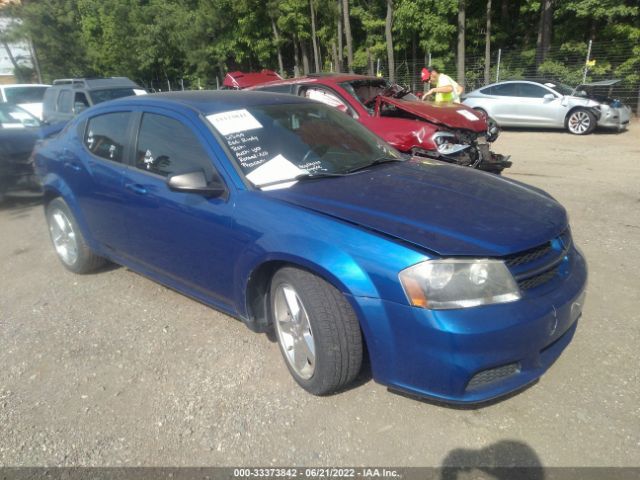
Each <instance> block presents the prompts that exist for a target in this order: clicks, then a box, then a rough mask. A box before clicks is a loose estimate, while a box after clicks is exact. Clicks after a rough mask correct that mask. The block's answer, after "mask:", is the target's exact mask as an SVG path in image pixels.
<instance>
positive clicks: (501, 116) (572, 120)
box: [464, 80, 631, 135]
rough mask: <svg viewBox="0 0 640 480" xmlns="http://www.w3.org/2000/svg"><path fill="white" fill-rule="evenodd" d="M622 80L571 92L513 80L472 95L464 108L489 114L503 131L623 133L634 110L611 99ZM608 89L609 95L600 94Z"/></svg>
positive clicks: (549, 84) (557, 86) (551, 84)
mask: <svg viewBox="0 0 640 480" xmlns="http://www.w3.org/2000/svg"><path fill="white" fill-rule="evenodd" d="M619 81H620V80H608V81H604V82H596V83H589V84H583V85H578V87H576V88H571V87H569V86H567V85H562V84H559V83H556V82H549V81H531V80H513V81H505V82H498V83H494V84H491V85H487V86H486V87H482V88H480V89H478V90H474V91H472V92H470V93H469V94H468V95H467V96H466V98H465V100H464V104H465V105H468V106H469V107H472V108H474V109H476V110H478V111H481V112H482V113H483V114H488V115H489V116H491V117H492V118H494V119H495V120H496V122H498V124H499V125H500V126H501V127H543V128H562V129H565V128H566V129H567V130H568V131H569V132H571V133H573V134H575V135H587V134H589V133H591V132H593V131H594V130H595V128H596V126H599V127H604V128H614V129H617V130H624V129H626V128H627V127H628V126H629V120H630V118H631V108H629V107H628V106H626V105H623V104H622V103H621V102H620V100H617V99H613V98H611V96H610V89H611V87H613V85H615V84H616V83H618V82H619ZM603 88H605V89H609V95H606V94H605V95H603V94H602V93H600V94H599V93H598V90H600V89H603Z"/></svg>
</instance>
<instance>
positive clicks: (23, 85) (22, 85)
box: [0, 83, 51, 90]
mask: <svg viewBox="0 0 640 480" xmlns="http://www.w3.org/2000/svg"><path fill="white" fill-rule="evenodd" d="M50 86H51V85H46V84H44V83H12V84H10V85H0V88H2V89H5V90H6V89H10V88H35V87H37V88H42V87H50Z"/></svg>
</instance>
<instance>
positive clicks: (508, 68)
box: [4, 0, 640, 88]
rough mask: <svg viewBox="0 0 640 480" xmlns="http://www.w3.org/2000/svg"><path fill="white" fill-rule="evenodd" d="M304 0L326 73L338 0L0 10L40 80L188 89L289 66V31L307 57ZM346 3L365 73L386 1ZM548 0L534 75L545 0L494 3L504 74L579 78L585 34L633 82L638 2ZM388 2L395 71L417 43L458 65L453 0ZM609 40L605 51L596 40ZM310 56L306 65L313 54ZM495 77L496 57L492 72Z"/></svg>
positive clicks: (474, 76)
mask: <svg viewBox="0 0 640 480" xmlns="http://www.w3.org/2000/svg"><path fill="white" fill-rule="evenodd" d="M310 2H313V7H314V11H315V13H316V30H317V37H318V43H319V46H320V54H321V56H322V63H323V66H324V68H325V69H326V68H329V66H330V65H331V64H332V61H333V58H332V45H334V44H335V45H337V43H338V42H337V20H338V12H339V10H338V3H339V2H338V0H267V1H264V0H38V1H35V0H32V1H25V2H23V4H22V5H20V6H14V7H10V8H9V9H8V10H5V11H4V13H5V14H9V15H11V16H14V17H17V18H20V19H21V20H22V24H21V25H19V26H18V27H16V28H15V29H14V31H12V32H11V35H13V36H14V37H15V38H20V37H28V38H30V39H32V41H33V44H34V46H35V48H36V51H37V53H38V58H39V60H40V67H41V70H42V73H43V76H44V77H45V81H47V80H48V81H50V80H52V79H53V78H60V77H69V76H86V75H126V76H129V77H131V78H133V79H135V80H137V81H140V82H142V83H144V84H146V85H148V86H149V85H150V84H151V82H153V84H154V85H155V86H158V85H166V82H167V80H170V81H172V82H176V81H177V80H179V79H180V78H184V79H185V82H186V83H188V84H191V85H193V86H197V85H198V84H200V85H209V86H210V85H215V82H216V77H217V78H219V79H221V77H222V76H223V74H224V73H225V72H226V70H229V69H241V70H257V69H260V68H265V67H266V68H276V65H277V57H276V52H277V49H278V48H279V49H280V51H281V52H282V54H283V57H284V63H285V67H286V68H287V69H289V71H291V70H292V68H291V67H292V64H293V43H294V39H298V40H300V41H302V42H305V44H306V46H307V51H308V52H309V55H310V56H311V55H312V54H313V53H312V49H311V21H310ZM349 3H350V14H351V17H350V18H351V27H352V32H353V44H354V65H355V66H356V68H357V69H358V70H359V71H364V70H366V67H367V63H368V60H369V58H371V59H372V60H373V61H374V62H375V61H376V59H378V58H380V59H382V64H383V68H384V65H385V64H386V56H387V52H386V41H385V36H384V33H385V32H384V30H385V15H386V0H350V2H349ZM466 5H467V7H466V8H467V25H466V26H467V34H466V38H467V47H466V54H467V57H468V58H478V59H479V58H483V56H484V41H485V40H484V35H485V24H486V0H467V3H466ZM554 5H555V8H554V17H553V18H554V21H553V42H552V48H551V53H550V55H549V57H548V58H547V61H546V62H544V63H543V64H542V65H541V66H540V68H539V70H538V71H537V72H535V53H536V52H535V47H536V37H537V26H538V21H539V18H540V6H541V1H540V0H518V1H503V0H494V1H493V4H492V6H493V10H492V45H491V46H492V49H493V52H494V53H495V51H496V49H497V48H502V49H503V56H502V64H501V75H500V76H501V78H520V77H523V76H528V75H531V74H532V71H533V72H535V73H536V74H539V75H545V76H549V77H551V78H554V79H557V80H560V81H564V82H567V83H576V80H581V79H582V71H583V70H582V69H583V68H584V58H585V57H586V48H587V43H588V40H589V39H590V38H592V39H594V51H593V52H592V58H595V59H596V60H597V63H596V65H595V66H594V67H592V68H591V69H590V70H589V76H592V77H594V78H602V77H603V76H619V77H621V78H623V79H624V80H625V81H626V82H628V83H630V84H637V82H640V78H639V77H640V74H639V71H640V46H638V45H639V44H640V20H639V19H640V5H638V2H637V0H563V1H556V2H554ZM393 7H394V19H393V35H394V48H395V51H396V54H397V57H398V58H397V61H396V65H397V68H396V70H397V73H398V74H399V75H400V76H403V77H409V76H410V75H412V74H413V68H414V67H411V68H410V67H409V64H410V63H411V62H410V61H408V62H406V63H405V62H404V61H400V59H402V60H405V59H407V60H408V59H412V56H413V52H414V49H415V56H416V57H417V59H422V58H425V57H426V56H427V54H429V53H430V54H431V56H432V63H433V65H435V66H437V67H439V68H441V69H443V70H444V71H449V72H455V63H454V62H455V51H456V33H457V24H456V15H457V9H458V0H394V2H393ZM272 21H273V22H275V24H276V26H277V29H278V34H279V40H278V41H277V42H276V40H275V36H274V33H273V29H272ZM5 33H6V32H5ZM605 42H606V49H603V48H602V47H599V46H600V45H605ZM345 43H346V42H345ZM598 48H600V49H598ZM630 51H631V52H632V53H630ZM343 53H344V52H343ZM493 58H494V59H495V55H494V57H493ZM309 60H310V63H311V64H312V63H313V58H310V59H309ZM482 70H483V69H482V68H477V66H470V65H468V66H467V74H466V76H467V79H468V82H469V83H470V84H476V83H481V82H482V81H483V75H482ZM495 73H496V72H495V65H492V78H495ZM24 74H25V75H28V74H29V72H24ZM634 82H635V83H634ZM163 88H164V87H163Z"/></svg>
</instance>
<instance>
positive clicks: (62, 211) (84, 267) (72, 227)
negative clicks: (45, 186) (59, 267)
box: [46, 198, 105, 273]
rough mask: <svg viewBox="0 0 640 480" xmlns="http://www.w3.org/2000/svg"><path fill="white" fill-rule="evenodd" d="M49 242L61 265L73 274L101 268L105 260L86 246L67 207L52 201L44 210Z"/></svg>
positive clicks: (62, 203)
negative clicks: (49, 237)
mask: <svg viewBox="0 0 640 480" xmlns="http://www.w3.org/2000/svg"><path fill="white" fill-rule="evenodd" d="M46 216H47V224H48V226H49V234H50V235H51V241H52V242H53V246H54V248H55V250H56V253H57V254H58V258H59V259H60V261H61V262H62V264H63V265H64V266H65V267H66V268H67V269H69V270H71V271H72V272H74V273H89V272H92V271H94V270H96V269H97V268H99V267H101V266H102V265H104V263H105V259H104V258H102V257H99V256H97V255H95V254H94V253H93V252H92V251H91V250H90V249H89V247H88V246H87V244H86V242H85V240H84V237H83V236H82V232H80V229H79V228H78V224H77V223H76V220H75V218H73V215H72V214H71V210H70V209H69V207H68V205H67V204H66V203H65V202H64V200H62V199H61V198H55V199H53V200H52V201H51V202H50V203H49V204H48V205H47V208H46Z"/></svg>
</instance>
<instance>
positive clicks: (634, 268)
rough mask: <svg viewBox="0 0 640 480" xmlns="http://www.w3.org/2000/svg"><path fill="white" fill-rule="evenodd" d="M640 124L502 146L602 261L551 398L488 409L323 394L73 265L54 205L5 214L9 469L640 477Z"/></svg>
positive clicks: (128, 286)
mask: <svg viewBox="0 0 640 480" xmlns="http://www.w3.org/2000/svg"><path fill="white" fill-rule="evenodd" d="M639 133H640V124H638V123H637V122H636V123H634V124H633V125H632V127H631V130H630V131H628V132H626V133H623V134H620V135H616V134H608V133H596V134H594V135H590V136H588V137H576V136H572V135H569V134H567V133H562V132H553V131H549V132H546V131H545V132H527V131H507V132H503V134H502V136H501V138H500V139H499V140H498V142H497V144H496V146H495V149H496V150H497V151H500V152H503V153H509V154H511V155H512V156H513V160H514V166H513V168H512V169H510V171H508V173H507V176H509V177H512V178H515V179H518V180H520V181H524V182H527V183H531V184H533V185H536V186H539V187H542V188H544V189H546V190H547V191H549V192H550V193H551V194H552V195H554V196H555V197H556V198H557V199H558V200H559V201H560V202H562V203H563V204H564V205H565V207H566V208H567V209H568V211H569V213H570V216H571V221H572V226H573V233H574V238H575V241H576V242H577V244H578V245H580V246H581V247H582V248H583V250H584V252H585V254H586V257H587V259H588V262H589V267H590V283H589V294H588V297H587V304H586V307H585V311H584V315H583V318H582V320H581V322H580V326H579V328H578V331H577V334H576V336H575V338H574V340H573V342H572V343H571V344H570V346H569V347H568V348H567V350H566V351H565V353H564V354H563V355H562V356H561V357H560V359H559V360H558V362H557V363H556V364H555V365H554V366H553V367H552V368H551V370H550V371H549V372H548V373H547V374H546V375H545V376H544V377H543V378H542V379H541V381H540V382H539V383H537V384H536V385H534V386H532V387H531V388H528V389H527V390H525V391H523V392H520V393H519V394H517V395H515V396H512V397H510V398H507V399H504V400H502V401H500V402H497V403H494V404H492V405H489V406H485V407H483V408H477V409H457V408H451V407H446V406H442V405H436V404H433V403H430V402H426V401H420V400H417V399H415V398H410V397H406V396H401V395H398V394H395V393H393V392H390V391H388V390H387V389H386V388H384V387H382V386H380V385H377V384H376V383H374V382H373V381H372V380H371V379H370V378H368V377H367V376H366V375H364V376H363V377H362V378H361V379H360V381H359V382H358V385H357V386H355V387H354V388H352V389H350V390H348V391H346V392H343V393H340V394H337V395H334V396H330V397H325V398H317V397H313V396H311V395H309V394H307V393H305V392H304V391H303V390H301V389H300V388H299V387H297V385H296V384H295V382H294V381H293V380H292V379H291V378H290V376H289V374H288V372H287V371H286V367H285V366H284V363H283V361H282V359H281V357H280V353H279V351H278V348H277V345H276V344H275V343H272V342H271V341H270V340H269V339H267V337H266V336H264V335H258V334H254V333H252V332H250V331H249V330H248V329H246V328H245V327H244V326H243V325H242V324H241V323H240V322H238V321H237V320H234V319H232V318H229V317H227V316H226V315H223V314H220V313H218V312H216V311H214V310H211V309H209V308H207V307H205V306H203V305H201V304H199V303H197V302H195V301H193V300H190V299H188V298H186V297H184V296H182V295H180V294H178V293H175V292H173V291H171V290H168V289H166V288H164V287H162V286H159V285H158V284H156V283H154V282H152V281H150V280H147V279H146V278H143V277H141V276H140V275H137V274H135V273H133V272H131V271H129V270H127V269H125V268H118V267H113V268H111V269H109V270H107V271H103V272H101V273H98V274H94V275H87V276H77V275H73V274H71V273H68V272H67V271H66V270H64V269H63V268H62V266H61V265H60V264H59V262H58V260H57V258H56V257H55V254H54V252H53V249H52V247H51V246H50V242H49V238H48V235H47V231H46V227H45V222H44V218H43V213H42V207H41V206H40V205H39V204H38V203H37V201H33V200H29V199H24V198H17V199H11V200H10V201H9V203H8V204H7V205H5V206H3V207H1V208H0V232H1V235H0V245H1V247H2V248H0V332H1V335H0V465H5V466H6V465H12V466H34V465H47V466H75V465H90V466H120V465H130V466H133V465H165V466H169V465H171V466H186V465H189V466H195V465H264V466H266V465H320V466H330V465H372V464H375V465H398V466H400V465H406V466H439V465H443V464H460V463H477V462H479V463H484V464H490V465H505V466H508V465H519V466H526V465H530V466H535V465H545V466H578V465H585V466H640V404H639V402H638V398H640V387H639V383H638V371H639V369H638V365H639V363H640V362H639V361H638V338H639V335H638V333H639V330H640V322H639V320H640V318H639V314H638V306H639V304H640V302H639V301H638V300H639V298H638V297H639V290H640V288H639V287H640V252H639V251H638V250H639V248H638V246H639V245H640V163H639V162H638V160H639V159H640V141H639V140H638V135H639Z"/></svg>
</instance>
